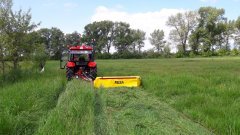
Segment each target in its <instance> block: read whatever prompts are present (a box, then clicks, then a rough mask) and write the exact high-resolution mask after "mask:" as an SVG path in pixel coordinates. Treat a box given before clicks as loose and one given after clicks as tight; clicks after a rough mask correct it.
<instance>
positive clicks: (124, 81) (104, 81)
mask: <svg viewBox="0 0 240 135" xmlns="http://www.w3.org/2000/svg"><path fill="white" fill-rule="evenodd" d="M140 85H141V77H140V76H108V77H97V78H96V79H95V80H94V87H95V88H114V87H139V86H140Z"/></svg>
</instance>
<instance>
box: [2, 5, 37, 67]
mask: <svg viewBox="0 0 240 135" xmlns="http://www.w3.org/2000/svg"><path fill="white" fill-rule="evenodd" d="M0 17H1V19H0V20H1V22H2V25H1V34H3V35H4V37H5V39H6V40H5V41H6V42H5V44H6V46H5V47H6V48H5V49H6V50H7V51H8V52H7V54H8V55H9V56H10V57H9V59H10V60H12V61H13V66H14V69H17V68H18V63H19V61H20V59H21V57H22V56H24V55H26V49H27V48H28V47H29V45H28V44H26V43H25V42H26V35H27V34H28V33H29V32H31V31H32V30H33V29H34V28H36V27H37V25H38V24H35V23H33V22H31V13H30V10H28V11H27V12H23V11H22V10H21V9H20V10H19V11H17V12H13V11H12V1H11V0H4V1H1V16H0Z"/></svg>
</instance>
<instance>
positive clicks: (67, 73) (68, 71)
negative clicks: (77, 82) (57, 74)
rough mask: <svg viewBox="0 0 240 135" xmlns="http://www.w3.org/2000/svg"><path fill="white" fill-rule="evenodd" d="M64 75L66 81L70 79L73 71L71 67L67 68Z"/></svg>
mask: <svg viewBox="0 0 240 135" xmlns="http://www.w3.org/2000/svg"><path fill="white" fill-rule="evenodd" d="M66 76H67V80H68V81H70V80H72V78H73V76H74V71H73V69H72V68H67V72H66Z"/></svg>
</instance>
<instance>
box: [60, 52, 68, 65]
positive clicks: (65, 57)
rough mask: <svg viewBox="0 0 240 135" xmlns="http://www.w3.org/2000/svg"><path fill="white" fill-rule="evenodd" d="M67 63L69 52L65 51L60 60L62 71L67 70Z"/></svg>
mask: <svg viewBox="0 0 240 135" xmlns="http://www.w3.org/2000/svg"><path fill="white" fill-rule="evenodd" d="M67 61H68V52H67V51H63V52H62V55H61V58H60V69H65V67H66V64H67Z"/></svg>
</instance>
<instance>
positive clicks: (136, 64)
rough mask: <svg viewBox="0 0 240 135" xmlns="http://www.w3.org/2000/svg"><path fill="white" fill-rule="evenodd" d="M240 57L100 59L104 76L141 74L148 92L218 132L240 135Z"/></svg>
mask: <svg viewBox="0 0 240 135" xmlns="http://www.w3.org/2000/svg"><path fill="white" fill-rule="evenodd" d="M239 67H240V59H239V58H237V57H234V58H231V57H230V58H206V59H205V58H195V59H194V58H193V59H189V58H188V59H143V60H99V61H98V71H99V73H100V76H107V75H140V76H141V77H142V82H143V88H144V91H147V92H148V93H152V94H155V95H156V96H157V97H158V98H159V100H160V101H164V102H166V103H167V104H169V105H170V106H172V107H174V108H175V109H176V110H178V111H180V112H182V113H183V114H184V115H185V116H186V117H189V118H190V119H192V120H193V121H194V122H196V123H200V124H201V125H203V126H204V127H207V128H208V129H209V130H211V131H213V132H214V133H216V134H240V113H239V112H240V102H239V100H240V91H239V89H240V77H239V76H240V68H239Z"/></svg>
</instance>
